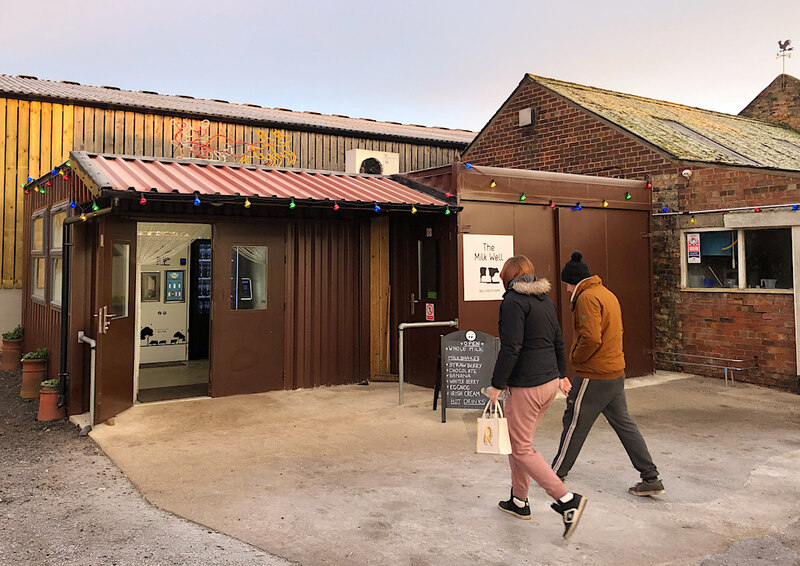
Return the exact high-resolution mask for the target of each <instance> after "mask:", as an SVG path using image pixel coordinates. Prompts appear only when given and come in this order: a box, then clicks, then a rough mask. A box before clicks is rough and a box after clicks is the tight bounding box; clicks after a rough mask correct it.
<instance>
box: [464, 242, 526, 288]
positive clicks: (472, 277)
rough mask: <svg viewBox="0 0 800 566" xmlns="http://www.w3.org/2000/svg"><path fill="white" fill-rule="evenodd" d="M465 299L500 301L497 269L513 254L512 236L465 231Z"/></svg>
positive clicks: (501, 285)
mask: <svg viewBox="0 0 800 566" xmlns="http://www.w3.org/2000/svg"><path fill="white" fill-rule="evenodd" d="M463 238H464V240H463V244H464V300H465V301H500V300H502V299H503V293H504V292H505V289H504V288H503V282H502V281H500V270H501V269H502V268H503V264H504V263H505V262H506V260H507V259H508V258H510V257H512V256H513V255H514V236H497V235H489V234H487V235H483V234H464V235H463Z"/></svg>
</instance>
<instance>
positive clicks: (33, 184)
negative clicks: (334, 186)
mask: <svg viewBox="0 0 800 566" xmlns="http://www.w3.org/2000/svg"><path fill="white" fill-rule="evenodd" d="M70 167H71V165H70V162H69V161H67V162H65V163H64V164H63V165H60V166H59V167H55V168H54V169H53V170H52V171H50V173H49V174H50V175H51V177H49V178H47V177H45V178H40V179H39V180H36V179H34V178H33V177H28V179H27V183H23V184H22V185H21V188H22V189H23V191H24V193H25V194H26V195H27V194H30V192H31V191H33V192H37V193H40V194H45V193H46V192H47V190H48V189H49V188H50V187H52V184H53V183H52V180H53V178H54V177H61V178H63V179H64V181H69V180H70V172H71V169H70ZM464 167H465V168H466V169H468V170H472V171H473V172H477V173H480V174H483V175H486V173H485V172H483V171H481V170H480V169H477V168H475V167H474V166H473V165H472V164H471V163H464ZM487 176H488V175H487ZM489 177H490V176H489ZM490 178H491V177H490ZM488 187H489V188H490V189H495V188H497V180H496V179H495V178H491V180H490V181H489V183H488ZM645 187H646V188H647V189H648V190H651V189H652V188H653V184H652V183H651V182H650V180H649V177H645ZM200 196H201V195H200V193H197V192H195V193H194V199H193V201H192V204H194V206H196V207H199V206H200V205H201V204H203V202H204V201H203V199H201V198H200ZM444 196H445V198H448V199H450V198H453V197H454V196H455V195H453V194H452V193H450V192H446V193H445V195H444ZM623 198H624V199H625V200H626V201H628V200H631V199H632V198H633V196H632V195H631V193H630V192H629V191H626V192H625V195H624V197H623ZM157 200H158V201H163V200H165V199H164V198H163V197H161V196H159V197H158V199H157ZM283 200H285V199H283ZM299 200H300V201H301V202H302V201H303V200H304V199H299ZM326 200H329V202H330V203H332V204H331V205H330V206H331V208H332V209H333V211H334V212H338V211H339V210H341V209H342V208H343V206H342V205H345V207H346V208H349V209H364V207H365V206H367V207H370V208H371V210H372V211H373V212H375V213H380V212H381V211H383V210H384V207H385V208H386V210H398V209H404V208H405V207H406V206H408V207H409V208H408V211H409V212H411V214H417V212H419V209H418V208H417V206H416V205H414V204H411V205H395V204H392V203H384V207H381V205H380V204H379V203H378V202H373V203H371V204H365V203H363V202H359V203H353V202H348V201H344V200H341V199H339V200H330V199H326ZM518 200H519V202H525V203H528V204H534V205H535V204H538V205H541V206H544V207H549V208H550V209H556V208H569V209H570V210H572V211H576V212H579V211H581V210H583V208H584V205H585V204H586V201H584V203H583V204H582V203H581V202H580V201H577V202H569V203H563V202H556V201H554V200H553V199H548V200H547V202H545V201H538V202H531V200H529V199H528V196H527V195H526V194H525V193H524V192H521V193H519V196H518ZM207 201H208V202H209V203H213V204H216V203H218V202H219V199H207ZM254 201H255V202H256V203H257V204H272V205H274V202H275V197H271V198H263V199H262V198H260V197H253V201H251V200H250V197H249V196H245V197H244V201H239V199H236V200H235V201H229V202H241V204H242V206H244V208H247V209H249V208H250V207H251V206H252V205H253V203H254ZM314 202H315V203H318V202H319V201H314ZM340 202H341V203H342V205H340V204H339V203H340ZM147 203H148V198H147V197H146V196H145V195H144V194H140V197H139V205H140V206H146V205H147ZM591 203H592V204H595V203H597V204H599V205H600V206H601V207H602V208H608V207H609V206H610V203H609V201H608V200H606V199H605V198H603V199H602V200H596V199H591ZM287 206H288V208H289V210H294V209H295V208H296V207H297V202H295V198H294V197H291V198H289V200H288V201H287ZM69 207H70V208H72V209H77V210H78V211H80V218H81V220H86V219H87V216H86V212H87V211H89V210H91V211H92V212H97V211H98V210H100V206H99V205H98V204H97V201H96V200H92V203H91V205H88V204H87V205H86V206H85V207H84V206H83V205H81V204H80V203H78V202H76V201H74V200H70V202H69ZM429 207H430V209H434V210H437V209H438V210H441V205H425V207H423V208H424V209H425V210H429ZM455 208H456V210H457V209H458V208H457V207H455ZM660 208H661V212H654V213H653V216H689V217H690V219H689V222H690V223H692V224H694V223H695V222H696V219H695V215H702V214H719V213H722V214H723V217H722V218H723V221H724V218H725V217H724V214H725V213H726V212H737V211H752V212H755V213H758V212H761V211H762V210H767V209H780V208H784V209H791V210H793V211H798V210H800V203H788V204H765V205H754V206H741V207H729V208H716V209H709V210H689V211H681V210H670V208H669V206H668V205H667V204H663V205H660ZM452 212H453V209H451V205H450V204H447V205H445V207H444V211H443V213H444V214H445V216H449V215H450V214H452Z"/></svg>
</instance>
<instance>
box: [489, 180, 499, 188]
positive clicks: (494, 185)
mask: <svg viewBox="0 0 800 566" xmlns="http://www.w3.org/2000/svg"><path fill="white" fill-rule="evenodd" d="M496 186H497V183H495V182H494V179H492V182H491V183H489V188H491V189H493V188H495V187H496Z"/></svg>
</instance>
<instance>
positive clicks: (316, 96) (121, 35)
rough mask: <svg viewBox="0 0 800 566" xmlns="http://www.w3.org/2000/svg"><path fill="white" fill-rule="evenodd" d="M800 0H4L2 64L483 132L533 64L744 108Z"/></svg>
mask: <svg viewBox="0 0 800 566" xmlns="http://www.w3.org/2000/svg"><path fill="white" fill-rule="evenodd" d="M785 39H792V40H793V42H794V43H796V46H797V49H798V51H799V52H798V53H797V54H795V57H793V58H791V59H787V60H786V72H787V73H788V74H791V75H794V76H796V77H800V1H798V0H761V1H760V2H756V1H752V0H750V1H740V0H726V1H721V0H708V1H704V0H694V1H686V0H676V1H667V2H664V1H662V2H652V1H647V0H639V1H621V0H606V1H603V2H599V1H597V0H592V1H587V0H573V1H568V0H565V1H560V2H559V1H558V0H547V1H542V0H527V1H503V0H494V1H483V2H481V1H472V0H462V1H460V2H455V1H450V0H441V1H440V0H427V1H420V0H403V1H394V2H380V1H371V2H367V1H361V0H358V1H348V0H340V1H338V2H323V1H321V0H319V1H307V0H292V1H285V2H273V1H271V0H263V1H256V0H237V1H227V2H226V1H219V0H218V1H215V2H212V1H209V0H194V1H191V2H190V1H185V0H160V1H157V0H137V1H136V2H133V1H129V0H116V1H111V0H86V1H82V0H73V1H71V2H65V1H64V0H59V1H54V0H27V1H25V2H23V1H21V0H0V74H8V75H20V74H23V75H33V76H36V77H38V78H40V79H49V80H72V81H77V82H80V83H81V84H90V85H111V86H117V87H120V88H123V89H129V90H152V91H156V92H159V93H162V94H188V95H191V96H194V97H197V98H218V99H224V100H228V101H230V102H240V103H254V104H259V105H261V106H267V107H277V108H288V109H291V110H296V111H304V110H310V111H315V112H321V113H323V114H344V115H347V116H352V117H364V118H373V119H376V120H389V121H395V122H402V123H408V124H423V125H426V126H444V127H448V128H460V129H466V130H473V131H479V130H480V129H481V128H482V127H483V126H484V125H485V124H486V122H487V121H488V120H489V119H490V118H491V117H492V115H493V114H494V112H495V111H496V110H497V109H498V108H499V107H500V105H501V104H502V103H503V102H504V101H505V100H506V98H508V96H509V95H510V94H511V92H512V91H513V90H514V88H516V86H517V85H518V84H519V82H520V81H521V80H522V78H523V76H524V75H525V73H532V74H535V75H540V76H544V77H549V78H555V79H560V80H565V81H571V82H576V83H580V84H585V85H591V86H596V87H600V88H606V89H610V90H616V91H620V92H625V93H630V94H637V95H640V96H646V97H650V98H656V99H660V100H668V101H671V102H677V103H681V104H687V105H690V106H696V107H700V108H706V109H710V110H716V111H720V112H726V113H731V114H737V113H738V112H739V111H741V109H742V108H744V107H745V106H746V105H747V104H748V103H749V102H750V101H751V100H752V99H753V98H755V96H756V95H757V94H758V93H759V92H761V90H763V89H764V88H765V87H766V86H767V85H768V84H769V83H770V82H771V81H772V80H773V79H774V78H775V77H776V76H778V75H779V74H780V73H781V61H780V60H778V59H777V58H776V54H777V51H778V43H777V42H778V40H785Z"/></svg>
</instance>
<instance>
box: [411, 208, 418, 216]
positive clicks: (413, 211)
mask: <svg viewBox="0 0 800 566" xmlns="http://www.w3.org/2000/svg"><path fill="white" fill-rule="evenodd" d="M416 213H417V207H416V206H412V207H411V214H416Z"/></svg>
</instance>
